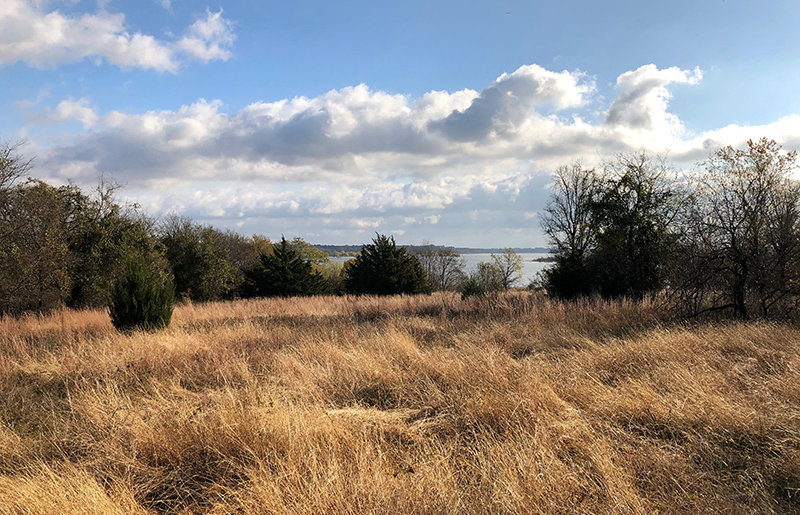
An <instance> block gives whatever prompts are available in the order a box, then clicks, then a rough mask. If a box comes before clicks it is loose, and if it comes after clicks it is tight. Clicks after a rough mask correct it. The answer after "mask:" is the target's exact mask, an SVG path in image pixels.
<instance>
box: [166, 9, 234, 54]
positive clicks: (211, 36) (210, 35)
mask: <svg viewBox="0 0 800 515" xmlns="http://www.w3.org/2000/svg"><path fill="white" fill-rule="evenodd" d="M235 39H236V34H235V33H234V31H233V22H231V21H229V20H226V19H225V18H223V17H222V9H220V10H219V12H216V13H212V12H211V11H209V10H208V9H206V18H205V19H199V20H197V21H196V22H194V23H193V24H192V25H191V26H190V27H189V29H188V30H187V31H186V35H185V36H184V37H182V38H181V39H180V40H179V41H178V42H177V44H176V48H178V49H180V50H182V51H183V52H185V53H186V54H188V55H191V56H193V57H194V58H196V59H198V60H200V61H203V62H204V63H207V62H209V61H215V60H220V61H227V60H228V59H230V58H231V56H232V55H233V53H232V52H231V51H230V48H231V46H232V45H233V42H234V40H235Z"/></svg>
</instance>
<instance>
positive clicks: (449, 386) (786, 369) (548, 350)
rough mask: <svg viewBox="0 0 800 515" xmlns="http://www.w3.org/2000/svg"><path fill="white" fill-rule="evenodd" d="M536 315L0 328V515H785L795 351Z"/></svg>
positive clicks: (794, 498)
mask: <svg viewBox="0 0 800 515" xmlns="http://www.w3.org/2000/svg"><path fill="white" fill-rule="evenodd" d="M666 320H668V316H667V314H666V313H663V312H661V311H660V309H659V307H658V306H657V305H656V304H647V303H644V304H635V303H604V302H601V301H587V302H585V303H582V304H580V305H568V304H561V303H557V302H552V301H549V300H547V299H545V298H541V297H537V296H535V295H532V294H522V293H518V294H511V295H507V296H504V297H501V298H495V299H491V300H476V299H468V300H466V301H462V300H460V299H459V298H458V297H455V296H446V295H445V296H442V295H435V296H427V297H426V296H421V297H393V298H386V299H375V298H351V297H344V298H312V299H288V300H262V301H241V302H233V303H217V304H208V305H189V306H182V307H180V308H178V309H177V310H176V312H175V316H174V318H173V324H172V326H170V328H168V329H167V330H165V331H162V332H157V333H132V334H120V333H117V332H115V331H114V330H113V328H112V327H111V325H110V323H109V321H108V317H107V316H106V315H105V314H104V313H98V312H92V311H89V312H69V311H65V312H62V313H55V314H53V315H50V316H46V317H27V318H21V319H10V318H6V319H3V320H1V321H0V513H1V514H6V513H8V514H12V513H13V514H16V513H26V514H27V513H37V514H38V513H42V514H44V513H54V514H59V515H66V514H72V513H82V514H88V513H98V514H100V513H102V514H107V513H111V514H113V513H120V514H122V513H133V514H144V513H213V514H222V513H244V514H250V513H285V514H296V513H299V514H318V513H337V514H338V513H403V514H417V513H418V514H429V513H442V514H451V513H620V514H622V513H796V512H798V511H800V492H799V491H798V489H799V488H800V346H798V342H800V330H798V329H796V328H794V327H791V326H785V325H770V324H764V323H752V324H729V325H716V326H714V325H698V326H692V327H681V326H677V325H675V324H671V325H670V324H667V323H666V322H664V321H666Z"/></svg>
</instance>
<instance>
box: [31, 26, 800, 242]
mask: <svg viewBox="0 0 800 515" xmlns="http://www.w3.org/2000/svg"><path fill="white" fill-rule="evenodd" d="M214 23H216V22H215V21H212V22H211V28H210V29H209V31H210V32H214V30H215V29H213V26H214ZM203 30H204V29H202V28H198V29H197V31H196V32H197V34H199V36H198V37H205V36H203V34H204V32H203ZM214 52H215V51H213V50H209V54H208V55H214ZM701 78H702V73H701V72H700V71H699V70H681V69H678V68H667V69H659V68H657V67H656V66H654V65H646V66H642V67H640V68H638V69H637V70H633V71H630V72H626V73H624V74H622V75H620V76H619V77H618V79H617V82H616V91H617V96H616V98H615V99H614V100H613V101H611V102H610V104H609V107H608V108H607V109H602V107H600V108H599V109H598V107H599V106H598V104H600V103H601V100H600V99H598V98H596V97H597V95H596V87H595V82H594V79H593V78H592V77H590V76H588V75H586V74H585V73H582V72H568V71H561V72H553V71H549V70H546V69H544V68H542V67H540V66H537V65H529V66H522V67H520V68H519V69H518V70H516V71H514V72H513V73H510V74H503V75H501V76H500V77H498V78H497V79H496V80H495V81H493V82H492V83H490V84H488V85H487V86H486V87H485V88H483V89H482V90H481V91H475V90H471V89H464V90H460V91H455V92H447V91H431V92H429V93H427V94H425V95H423V96H421V97H419V98H411V97H408V96H404V95H397V94H390V93H386V92H382V91H373V90H371V89H370V88H369V87H368V86H366V85H364V84H361V85H358V86H354V87H348V88H343V89H339V90H332V91H329V92H328V93H325V94H322V95H320V96H317V97H314V98H306V97H296V98H293V99H286V100H280V101H277V102H256V103H253V104H250V105H249V106H246V107H245V108H243V109H241V110H239V111H238V112H233V113H226V112H225V111H224V105H223V104H222V102H221V101H218V100H215V101H206V100H202V99H201V100H198V101H197V102H195V103H194V104H191V105H187V106H183V107H181V108H179V109H177V110H174V111H172V110H170V111H152V112H147V113H139V114H131V113H122V112H117V111H112V112H107V113H101V112H99V110H98V109H97V108H96V107H94V106H93V105H92V104H91V102H90V101H89V100H88V99H85V98H82V99H78V100H74V99H69V100H65V101H63V102H61V104H59V105H58V106H57V108H55V109H54V110H52V111H51V112H49V113H48V116H49V117H50V119H51V120H53V121H59V122H64V121H79V122H80V123H82V124H83V125H84V127H85V128H86V131H85V132H84V133H83V134H82V135H79V136H77V137H74V138H72V139H71V140H69V141H68V142H67V143H60V144H58V145H55V146H52V147H50V148H46V149H44V150H43V153H42V154H41V155H42V157H41V159H40V160H39V164H40V170H43V171H44V172H45V173H46V174H49V175H50V176H51V177H55V178H60V179H61V180H66V179H71V180H78V181H91V180H94V179H96V177H97V176H98V175H99V174H105V175H106V176H110V177H113V178H115V179H117V180H120V181H122V182H125V183H127V184H128V187H129V189H130V190H132V191H135V192H138V193H137V194H138V195H139V197H138V198H137V199H138V200H139V201H140V202H142V203H143V204H144V205H145V206H147V207H148V209H150V210H152V211H153V212H163V211H166V210H171V209H174V210H178V211H180V212H182V213H185V214H188V215H190V216H194V217H196V218H198V219H206V220H210V219H215V220H218V221H217V222H215V223H216V224H221V225H225V224H228V225H232V224H237V225H239V226H240V227H244V228H245V230H247V229H257V225H258V224H265V223H276V224H277V223H282V224H288V225H286V226H285V227H282V228H279V229H278V230H279V231H284V232H287V233H291V232H292V231H291V227H296V228H297V230H296V231H295V232H296V233H299V234H312V235H313V230H322V229H320V228H324V234H325V235H328V236H329V237H328V238H327V239H328V240H331V239H339V241H343V240H342V239H341V238H345V237H346V236H348V235H349V236H350V238H360V239H361V240H363V238H364V237H363V236H358V235H362V234H364V233H365V232H366V234H369V233H370V232H371V231H372V230H374V229H379V230H382V231H387V232H388V231H395V232H398V234H399V233H401V232H403V231H406V232H408V231H411V230H412V229H414V230H415V231H417V233H419V234H421V235H423V236H424V237H430V238H431V239H435V238H436V236H437V235H440V236H449V237H450V238H451V242H452V243H453V244H464V243H463V242H464V241H466V240H459V241H452V240H453V239H457V238H460V237H463V238H467V237H468V236H469V234H472V233H474V231H481V230H490V231H494V232H493V234H500V233H502V232H503V231H505V233H507V234H506V236H504V237H508V238H509V239H510V238H512V237H514V238H519V235H520V234H529V235H533V236H528V238H529V239H528V240H526V241H528V243H530V244H542V243H544V242H543V240H542V239H541V236H540V235H539V234H538V230H537V228H536V212H537V211H538V210H539V209H541V206H542V205H543V204H544V200H545V198H546V196H547V190H546V187H545V186H546V184H547V182H548V180H549V179H548V177H549V172H550V171H551V170H552V169H554V168H555V167H556V166H558V165H561V164H566V163H569V162H571V161H573V160H575V159H582V160H583V162H584V164H586V165H589V166H593V165H596V164H599V163H600V161H601V160H602V159H609V158H612V157H613V155H614V154H615V153H618V152H626V151H639V150H647V151H649V152H654V153H655V152H660V153H663V152H669V157H670V159H671V160H672V161H673V162H676V163H677V164H679V165H691V163H693V162H694V161H697V160H700V159H704V158H705V157H707V156H708V155H709V153H710V152H711V151H712V150H713V149H714V148H716V147H718V146H721V145H728V144H731V145H735V146H738V145H742V144H743V143H744V142H745V141H746V140H747V139H750V138H758V137H761V136H766V137H771V138H774V139H776V140H777V141H778V142H780V143H782V144H783V145H784V146H785V147H787V148H798V147H800V117H798V116H797V115H790V116H788V117H786V118H784V119H782V120H779V121H777V122H775V123H773V124H770V125H766V126H760V127H742V126H735V125H731V126H728V127H724V128H721V129H716V130H711V131H708V132H706V133H703V134H699V135H689V134H686V131H685V129H684V127H683V124H682V122H681V120H680V118H679V117H678V116H677V115H676V114H674V113H671V112H669V100H670V98H671V94H672V92H671V88H674V87H675V86H676V85H687V86H691V85H696V84H698V83H699V82H700V81H701ZM598 111H599V112H600V114H599V115H598V114H597V113H598ZM586 113H589V115H588V116H587V115H586ZM499 228H502V230H500V229H499ZM303 231H306V232H303ZM309 231H312V232H309ZM337 231H339V232H337ZM459 231H460V232H459ZM498 231H499V232H498ZM505 233H504V234H505ZM320 234H323V233H320ZM458 235H461V236H458ZM423 236H421V237H423ZM421 237H420V238H421ZM537 238H538V239H537ZM534 240H535V241H534ZM347 241H353V239H349V240H347ZM356 241H359V240H356ZM514 241H517V242H519V241H520V240H519V239H516V240H514ZM510 243H511V242H510V241H508V242H502V241H498V242H497V243H496V244H510ZM517 244H519V243H517Z"/></svg>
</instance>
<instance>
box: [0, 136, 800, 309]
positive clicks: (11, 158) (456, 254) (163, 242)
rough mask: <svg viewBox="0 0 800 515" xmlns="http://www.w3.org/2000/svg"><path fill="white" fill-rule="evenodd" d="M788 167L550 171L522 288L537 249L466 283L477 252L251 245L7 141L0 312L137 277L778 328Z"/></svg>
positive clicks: (213, 296)
mask: <svg viewBox="0 0 800 515" xmlns="http://www.w3.org/2000/svg"><path fill="white" fill-rule="evenodd" d="M795 159H796V156H795V153H794V152H785V151H783V150H782V149H781V148H780V146H779V145H778V144H776V143H775V142H774V141H770V140H765V139H762V140H760V141H757V142H753V141H751V142H748V146H747V148H745V149H743V150H741V149H734V148H731V147H726V148H722V149H719V150H717V151H715V152H714V153H713V154H712V155H711V156H710V157H709V158H708V159H707V160H705V161H702V162H700V163H698V164H697V166H696V167H695V171H693V172H685V173H678V172H676V171H675V170H674V169H673V167H672V166H671V165H670V164H669V163H668V162H667V161H666V160H665V159H664V158H663V157H660V156H651V155H648V154H646V153H644V152H641V153H634V154H626V155H619V156H617V158H616V159H615V160H613V161H611V162H607V163H605V164H604V165H603V166H602V167H601V168H600V169H585V168H584V167H582V166H581V164H580V163H578V162H576V163H574V164H571V165H568V166H563V167H560V168H558V169H557V170H556V171H555V172H554V184H553V189H552V194H551V197H550V200H549V202H548V204H547V206H546V207H545V209H544V211H543V212H542V213H541V216H540V217H539V218H540V220H541V227H542V229H543V230H544V233H545V234H546V235H547V237H548V240H549V241H548V244H549V245H550V246H551V247H550V248H551V249H552V250H551V252H552V256H550V258H551V260H552V266H550V267H549V268H547V269H545V271H544V273H543V274H542V277H541V280H540V281H539V282H538V283H537V284H532V285H520V284H518V283H519V278H520V273H519V272H520V269H521V258H520V256H519V255H518V254H517V252H544V251H546V250H547V249H543V248H537V249H522V248H517V249H513V248H509V249H492V250H495V251H496V252H494V253H493V254H492V261H491V262H489V263H481V264H479V266H478V267H477V269H476V270H475V271H474V272H472V273H470V274H467V273H466V272H465V265H464V260H463V258H462V257H461V256H460V254H462V253H469V252H470V251H471V250H473V249H456V248H452V247H444V246H438V245H433V244H424V245H420V246H414V247H402V246H398V245H396V243H395V241H394V238H393V237H391V236H387V235H382V234H376V236H375V238H374V239H373V240H372V241H371V242H370V243H367V244H365V245H362V246H360V247H356V246H314V245H311V244H310V243H308V242H306V241H304V240H303V239H301V238H293V239H286V238H283V237H282V238H281V240H280V241H270V240H269V239H268V238H266V237H263V236H259V235H254V236H250V237H246V236H243V235H240V234H238V233H236V232H233V231H229V230H225V231H223V230H219V229H216V228H214V227H211V226H205V225H201V224H198V223H195V222H194V221H192V220H190V219H188V218H184V217H180V216H177V215H168V216H166V217H163V218H160V219H153V218H151V217H149V216H148V215H147V214H146V213H143V212H141V211H140V210H139V209H138V207H137V206H135V205H124V204H121V203H120V202H119V201H118V200H117V196H116V195H117V190H118V187H117V186H116V185H115V184H113V183H108V182H105V181H101V182H100V183H99V184H98V186H97V187H96V188H95V189H94V190H93V191H91V192H86V191H83V190H81V189H80V188H78V187H77V186H75V185H67V186H61V187H54V186H52V185H49V184H47V183H45V182H44V181H41V180H38V179H33V178H28V179H26V177H27V175H28V174H29V172H30V171H31V168H32V166H31V164H32V163H31V161H30V160H27V159H26V157H24V156H23V155H22V152H21V147H20V145H19V144H3V145H0V313H2V314H19V313H23V312H27V311H38V312H42V311H47V310H52V309H55V308H59V307H62V306H67V307H74V308H98V307H99V308H102V307H107V306H111V308H112V317H113V316H114V307H113V304H114V300H113V298H112V297H113V296H114V295H120V294H121V293H120V292H121V291H122V290H124V287H122V286H120V285H121V284H133V283H132V282H131V281H132V280H133V276H132V275H131V274H133V272H132V270H134V269H136V270H138V272H137V274H138V276H137V277H139V278H140V279H139V280H141V281H156V282H159V284H162V283H163V285H164V288H168V291H169V296H170V297H173V296H174V298H175V299H176V300H178V301H197V302H206V301H216V300H226V299H236V298H247V297H265V296H295V295H320V294H327V295H339V294H345V293H351V294H396V293H427V292H431V291H436V290H450V291H460V292H461V293H462V295H465V296H469V295H484V294H486V293H488V292H492V291H498V290H502V289H507V288H510V287H514V286H530V287H537V288H542V289H544V290H546V291H547V293H548V294H550V295H553V296H557V297H560V298H566V299H573V298H577V297H581V296H594V295H598V296H602V297H607V298H617V297H627V298H634V299H636V298H643V297H644V296H649V295H654V294H657V295H660V296H661V297H662V298H663V299H665V302H671V303H673V307H674V309H675V313H677V314H680V315H681V316H689V317H692V316H698V315H702V314H705V313H717V314H721V315H733V316H736V317H740V318H750V317H753V316H759V317H765V318H773V319H781V318H786V317H788V316H790V315H792V314H793V313H794V312H795V310H796V308H797V307H798V305H800V185H798V181H797V180H795V179H794V178H793V176H792V174H793V172H794V171H795ZM482 251H483V252H486V250H485V249H482ZM329 255H339V256H341V255H352V256H353V257H354V259H352V260H350V261H348V262H347V263H344V264H342V263H337V262H333V261H331V260H330V259H329ZM145 278H146V279H145ZM126 281H127V282H126ZM131 288H132V286H131ZM141 291H150V290H147V289H143V290H141ZM173 291H174V294H173V293H172V292H173ZM115 292H116V293H115ZM159 295H161V296H164V295H163V294H161V293H160V294H159ZM129 301H130V299H129ZM131 302H132V301H131ZM168 320H169V319H168V317H167V318H166V323H168ZM162 325H163V324H162Z"/></svg>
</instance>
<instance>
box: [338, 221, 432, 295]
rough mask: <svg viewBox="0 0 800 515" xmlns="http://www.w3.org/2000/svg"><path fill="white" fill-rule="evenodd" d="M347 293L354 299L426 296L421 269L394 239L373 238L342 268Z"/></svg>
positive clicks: (414, 257)
mask: <svg viewBox="0 0 800 515" xmlns="http://www.w3.org/2000/svg"><path fill="white" fill-rule="evenodd" d="M345 273H346V278H345V285H346V288H347V292H348V293H354V294H357V295H362V294H367V295H396V294H400V293H408V294H413V293H430V291H431V290H430V286H429V285H428V278H427V276H426V273H425V269H424V268H423V267H422V265H421V264H420V262H419V260H418V259H417V258H416V256H414V255H413V254H411V253H409V252H408V251H407V250H406V249H405V248H403V247H398V246H397V244H396V243H395V241H394V237H387V236H384V235H382V234H378V235H376V237H375V238H373V240H372V243H371V244H367V245H363V246H362V247H361V253H360V254H359V255H358V256H357V257H356V258H355V259H353V260H352V261H350V262H348V265H347V266H346V267H345Z"/></svg>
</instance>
